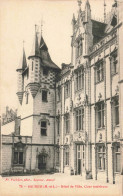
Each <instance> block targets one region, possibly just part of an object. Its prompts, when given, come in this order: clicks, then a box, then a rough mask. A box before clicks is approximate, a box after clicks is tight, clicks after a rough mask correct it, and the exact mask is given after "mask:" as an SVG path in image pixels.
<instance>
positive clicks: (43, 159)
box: [38, 153, 47, 170]
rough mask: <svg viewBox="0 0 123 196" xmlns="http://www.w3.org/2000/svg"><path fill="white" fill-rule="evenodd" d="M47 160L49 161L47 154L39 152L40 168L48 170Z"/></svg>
mask: <svg viewBox="0 0 123 196" xmlns="http://www.w3.org/2000/svg"><path fill="white" fill-rule="evenodd" d="M46 162H47V154H44V153H42V154H39V155H38V169H39V170H46Z"/></svg>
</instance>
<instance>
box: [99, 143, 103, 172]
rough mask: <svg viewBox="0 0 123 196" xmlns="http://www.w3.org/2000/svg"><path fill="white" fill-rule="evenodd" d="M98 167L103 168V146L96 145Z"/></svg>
mask: <svg viewBox="0 0 123 196" xmlns="http://www.w3.org/2000/svg"><path fill="white" fill-rule="evenodd" d="M98 169H99V170H105V146H98Z"/></svg>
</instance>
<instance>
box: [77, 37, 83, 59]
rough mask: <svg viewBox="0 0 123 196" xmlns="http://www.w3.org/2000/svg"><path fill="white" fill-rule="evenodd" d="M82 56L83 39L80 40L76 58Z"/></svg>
mask: <svg viewBox="0 0 123 196" xmlns="http://www.w3.org/2000/svg"><path fill="white" fill-rule="evenodd" d="M81 55H82V39H79V40H78V41H77V46H76V58H78V57H79V56H81Z"/></svg>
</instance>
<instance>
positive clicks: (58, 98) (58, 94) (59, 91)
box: [57, 87, 61, 102]
mask: <svg viewBox="0 0 123 196" xmlns="http://www.w3.org/2000/svg"><path fill="white" fill-rule="evenodd" d="M59 101H61V87H58V88H57V102H59Z"/></svg>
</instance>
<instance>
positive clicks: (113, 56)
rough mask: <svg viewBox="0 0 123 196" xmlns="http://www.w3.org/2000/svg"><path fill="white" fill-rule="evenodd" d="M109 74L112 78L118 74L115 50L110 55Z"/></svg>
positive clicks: (116, 52)
mask: <svg viewBox="0 0 123 196" xmlns="http://www.w3.org/2000/svg"><path fill="white" fill-rule="evenodd" d="M111 73H112V76H114V75H116V74H117V73H118V51H117V50H115V51H114V52H113V53H112V54H111Z"/></svg>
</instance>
